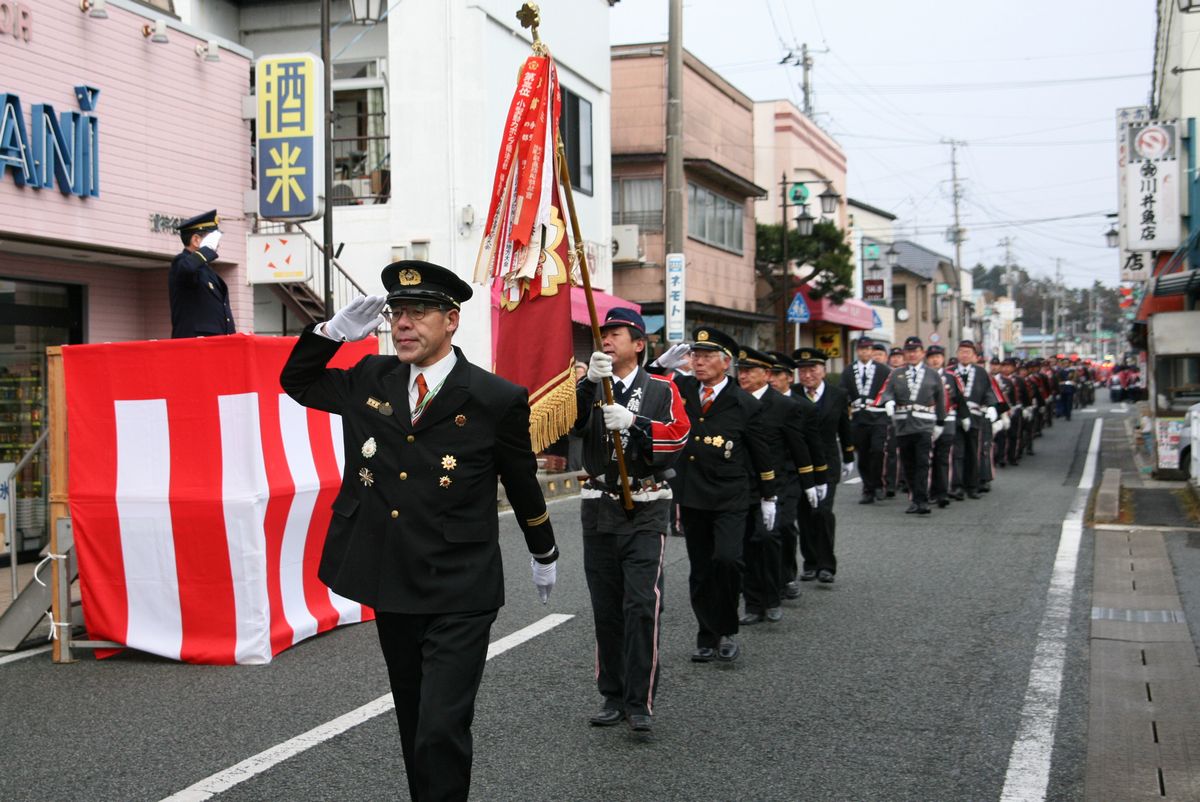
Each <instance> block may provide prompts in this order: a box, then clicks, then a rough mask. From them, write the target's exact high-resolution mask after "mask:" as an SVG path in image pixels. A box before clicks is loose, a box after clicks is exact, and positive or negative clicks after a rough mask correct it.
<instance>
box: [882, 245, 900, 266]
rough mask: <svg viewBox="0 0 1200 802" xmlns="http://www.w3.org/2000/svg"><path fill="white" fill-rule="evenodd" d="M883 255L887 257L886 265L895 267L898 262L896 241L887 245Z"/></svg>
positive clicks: (898, 253) (898, 255)
mask: <svg viewBox="0 0 1200 802" xmlns="http://www.w3.org/2000/svg"><path fill="white" fill-rule="evenodd" d="M883 256H884V258H885V259H887V266H888V267H895V266H896V265H897V264H898V263H899V262H900V251H898V250H896V243H894V242H893V243H892V244H890V245H888V249H887V250H886V251H884V252H883Z"/></svg>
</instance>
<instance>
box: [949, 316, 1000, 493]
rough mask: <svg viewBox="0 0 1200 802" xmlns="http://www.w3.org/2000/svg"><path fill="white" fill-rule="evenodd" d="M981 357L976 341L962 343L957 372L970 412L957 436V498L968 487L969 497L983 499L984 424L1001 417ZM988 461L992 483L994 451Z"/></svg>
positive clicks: (963, 415) (962, 421)
mask: <svg viewBox="0 0 1200 802" xmlns="http://www.w3.org/2000/svg"><path fill="white" fill-rule="evenodd" d="M978 360H979V349H978V348H977V347H976V346H975V343H974V341H972V340H963V341H962V342H960V343H959V344H958V368H957V369H956V371H955V372H956V374H957V376H958V381H959V383H960V384H962V389H963V400H964V401H965V402H966V407H967V410H966V414H962V415H960V416H959V422H958V429H957V430H956V432H955V435H954V479H953V484H952V488H951V489H952V490H953V491H954V494H955V496H956V497H958V496H962V495H963V491H964V490H965V491H966V495H967V497H968V498H979V489H980V483H981V481H982V479H981V471H982V467H981V464H980V463H981V462H982V461H983V449H982V447H981V442H982V440H981V438H982V436H983V429H984V423H987V424H988V426H989V427H990V426H991V424H993V423H995V422H996V420H997V418H998V417H999V415H998V413H997V412H996V408H995V405H996V404H997V403H998V399H997V398H996V394H995V393H994V392H993V391H992V380H991V376H990V375H989V374H988V372H987V369H986V368H984V367H983V366H982V365H979V364H978ZM989 431H990V429H989ZM989 438H990V435H989ZM988 460H989V463H988V476H987V481H989V482H990V481H991V478H992V476H991V462H990V460H991V455H990V453H989V455H988ZM960 465H961V468H960Z"/></svg>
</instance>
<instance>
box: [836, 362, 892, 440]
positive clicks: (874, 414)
mask: <svg viewBox="0 0 1200 802" xmlns="http://www.w3.org/2000/svg"><path fill="white" fill-rule="evenodd" d="M871 366H874V367H873V368H872V367H871ZM865 368H866V369H867V370H870V372H871V381H870V383H869V384H868V385H867V392H866V394H865V395H864V394H863V393H862V392H860V391H859V389H858V371H860V370H863V369H864V366H863V364H862V363H861V362H859V361H858V360H855V361H854V363H853V364H852V365H850V367H848V368H846V369H845V370H844V371H842V379H841V383H840V385H839V386H840V387H841V389H842V392H844V393H845V394H846V398H847V400H848V401H849V403H850V417H851V419H852V420H853V421H854V423H857V424H876V425H879V426H883V425H884V424H886V423H887V421H888V417H887V415H886V414H884V412H883V408H882V407H877V406H876V405H875V399H876V398H878V397H879V392H880V391H881V390H882V389H883V385H884V382H886V381H887V377H888V374H889V373H891V372H892V371H891V368H889V367H888V366H887V365H881V364H879V363H878V362H871V363H870V364H869V365H867V366H865Z"/></svg>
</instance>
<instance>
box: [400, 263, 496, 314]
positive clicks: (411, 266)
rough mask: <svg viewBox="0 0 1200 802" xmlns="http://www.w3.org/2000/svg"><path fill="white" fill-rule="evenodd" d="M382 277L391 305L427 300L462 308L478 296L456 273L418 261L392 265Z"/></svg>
mask: <svg viewBox="0 0 1200 802" xmlns="http://www.w3.org/2000/svg"><path fill="white" fill-rule="evenodd" d="M379 278H380V280H381V281H382V282H383V286H384V288H385V289H387V293H388V294H387V301H388V303H389V304H392V303H395V302H397V301H427V302H430V303H435V304H442V305H444V306H452V307H454V308H455V309H458V308H460V307H461V305H462V303H463V302H464V301H467V300H469V299H470V297H471V296H472V295H473V294H474V291H473V290H472V289H471V285H470V284H468V283H467V282H465V281H463V280H462V279H461V278H459V277H458V276H457V275H455V273H454V271H452V270H447V269H446V268H444V267H442V266H440V265H435V264H432V263H430V262H422V261H419V260H416V259H406V260H404V261H401V262H392V263H391V264H390V265H388V266H387V267H385V268H384V269H383V272H382V273H381V274H380V276H379Z"/></svg>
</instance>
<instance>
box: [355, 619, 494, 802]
mask: <svg viewBox="0 0 1200 802" xmlns="http://www.w3.org/2000/svg"><path fill="white" fill-rule="evenodd" d="M495 620H496V611H495V610H481V611H478V612H469V613H442V614H439V615H407V614H404V613H384V612H376V613H375V625H376V628H377V630H378V632H379V645H380V647H381V648H382V650H383V658H384V660H385V661H386V662H387V669H388V679H390V680H391V685H392V699H393V700H394V701H395V703H396V719H397V720H398V721H399V724H400V746H401V749H402V751H403V753H404V770H405V772H406V773H407V774H408V790H409V793H410V794H411V795H412V798H413V800H414V802H435V801H436V802H451V801H452V800H465V799H466V798H467V794H468V792H469V791H470V788H471V757H472V743H471V721H472V720H473V719H474V717H475V695H476V694H477V693H478V692H479V682H480V680H481V679H482V678H483V666H484V663H485V662H486V661H487V649H488V635H489V633H490V632H491V628H492V622H493V621H495Z"/></svg>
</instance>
